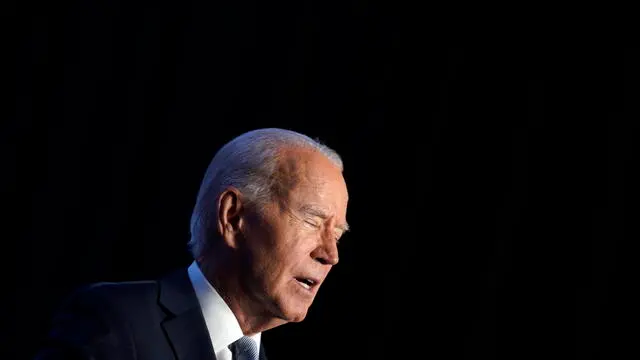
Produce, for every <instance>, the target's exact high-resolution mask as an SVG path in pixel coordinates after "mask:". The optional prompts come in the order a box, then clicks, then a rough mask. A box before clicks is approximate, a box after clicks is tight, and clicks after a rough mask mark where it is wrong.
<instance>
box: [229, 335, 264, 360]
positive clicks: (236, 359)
mask: <svg viewBox="0 0 640 360" xmlns="http://www.w3.org/2000/svg"><path fill="white" fill-rule="evenodd" d="M229 350H231V353H233V360H258V344H256V342H255V341H253V339H251V338H249V337H247V336H243V337H241V338H240V339H238V340H236V341H234V342H233V343H232V344H231V345H229Z"/></svg>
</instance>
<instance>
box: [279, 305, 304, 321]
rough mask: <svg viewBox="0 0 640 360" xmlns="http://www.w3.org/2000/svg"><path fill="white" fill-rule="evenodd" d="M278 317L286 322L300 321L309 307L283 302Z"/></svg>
mask: <svg viewBox="0 0 640 360" xmlns="http://www.w3.org/2000/svg"><path fill="white" fill-rule="evenodd" d="M280 310H281V311H280V313H281V316H280V318H281V319H282V320H285V321H286V322H301V321H302V320H304V319H305V318H306V317H307V312H308V310H309V307H308V306H306V305H302V304H295V305H294V304H283V306H281V307H280Z"/></svg>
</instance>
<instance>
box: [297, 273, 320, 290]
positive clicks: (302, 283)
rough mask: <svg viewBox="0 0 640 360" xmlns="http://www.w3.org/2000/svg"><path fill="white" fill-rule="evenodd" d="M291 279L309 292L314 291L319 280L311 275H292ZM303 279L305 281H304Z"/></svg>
mask: <svg viewBox="0 0 640 360" xmlns="http://www.w3.org/2000/svg"><path fill="white" fill-rule="evenodd" d="M293 279H294V280H295V282H296V283H298V285H300V287H301V288H303V289H305V290H307V291H310V292H314V291H315V290H316V289H317V288H318V285H320V280H318V278H315V277H312V276H294V277H293ZM303 280H307V281H306V282H305V281H303ZM309 280H310V281H311V282H312V283H311V284H309V283H308V281H309Z"/></svg>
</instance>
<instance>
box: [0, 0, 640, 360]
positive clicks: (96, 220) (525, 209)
mask: <svg viewBox="0 0 640 360" xmlns="http://www.w3.org/2000/svg"><path fill="white" fill-rule="evenodd" d="M12 10H15V14H13V13H12V14H13V15H16V19H19V21H18V22H16V23H17V24H16V26H15V28H14V29H13V30H14V31H13V32H12V33H11V41H10V42H9V43H8V45H7V46H6V48H7V49H9V50H10V51H9V56H8V58H9V59H10V60H12V61H11V65H12V66H10V67H8V68H5V69H4V74H5V75H6V76H5V79H7V81H5V82H3V85H4V86H5V87H6V88H7V89H8V90H10V91H9V93H10V94H12V96H11V97H9V98H8V100H9V103H8V106H6V107H4V109H5V110H6V111H5V114H6V116H4V118H5V119H8V120H9V121H6V122H5V121H3V125H2V128H1V130H2V132H1V134H0V135H1V140H2V143H1V146H2V152H1V154H2V155H1V156H2V160H3V162H2V164H3V165H2V176H1V179H0V181H1V182H2V205H3V209H4V210H5V212H4V213H5V215H4V217H3V227H2V266H3V269H4V271H3V274H4V276H5V278H6V279H5V280H4V282H3V283H4V285H5V286H4V287H3V288H4V290H5V294H7V295H4V296H3V297H2V306H3V314H2V325H3V326H2V330H3V334H2V341H3V346H2V352H4V353H6V354H7V355H6V356H4V357H3V358H15V359H22V358H25V359H26V358H30V357H31V356H32V355H33V354H34V353H35V351H36V349H37V347H38V346H39V344H40V342H41V341H42V337H43V336H44V334H45V332H46V330H47V329H48V326H49V320H50V317H51V315H52V313H53V311H54V310H55V308H56V307H57V306H58V304H59V302H60V301H61V300H62V299H63V298H64V296H66V295H68V293H69V292H70V291H72V290H73V289H75V288H77V287H78V286H81V285H84V284H86V283H89V282H94V281H119V280H138V279H146V278H150V277H156V276H159V275H161V274H163V273H165V272H166V271H169V270H171V269H173V268H176V267H180V266H186V265H188V264H189V262H190V258H189V256H188V254H187V252H186V247H185V244H186V242H187V241H188V236H189V235H188V225H189V216H190V213H191V210H192V206H193V204H194V201H195V196H196V193H197V190H198V187H199V183H200V180H201V177H202V175H203V173H204V170H205V169H206V166H207V165H208V163H209V161H210V160H211V157H212V156H213V155H214V153H215V151H216V150H217V149H218V148H219V147H220V146H221V145H222V144H223V143H225V142H226V141H228V140H229V139H231V138H232V137H233V136H236V135H238V134H240V133H241V132H244V131H247V130H250V129H254V128H258V127H284V128H289V129H293V130H297V131H300V132H303V133H306V134H308V135H311V136H313V137H319V138H320V139H321V140H323V141H324V142H326V143H327V144H328V145H330V146H332V147H334V148H335V149H336V150H338V151H339V152H340V153H341V154H342V156H343V158H344V161H345V166H346V170H345V177H346V179H347V182H348V185H349V189H350V195H351V203H350V208H349V212H348V219H349V222H350V224H351V225H352V227H353V231H352V232H351V233H349V234H348V235H347V236H346V237H345V239H344V241H343V242H342V245H341V263H340V264H339V265H338V266H337V267H336V268H335V269H334V270H333V272H332V274H331V275H330V277H329V279H328V281H327V283H326V284H325V285H324V287H323V289H322V291H321V292H320V294H319V296H318V298H317V301H316V303H315V304H314V306H313V307H312V309H311V311H310V313H309V316H308V318H307V320H306V321H304V322H303V323H300V324H289V325H286V326H283V327H280V328H277V329H274V330H271V331H269V332H267V333H265V335H264V341H265V343H266V346H267V349H268V351H269V355H270V356H271V358H273V359H287V358H291V359H293V358H296V359H300V358H303V359H321V358H322V359H324V358H331V359H353V358H375V359H378V358H379V359H389V358H403V357H404V356H407V355H412V354H415V355H416V356H414V357H413V358H428V357H431V356H433V357H438V358H456V359H458V358H465V359H485V358H486V359H498V358H499V359H513V358H517V359H520V358H540V357H545V358H555V357H569V358H573V357H575V358H580V359H612V358H619V357H621V355H622V354H625V355H626V356H627V357H628V356H629V355H630V354H632V353H638V350H637V349H636V347H635V346H633V340H634V337H632V336H631V332H629V331H628V330H627V329H626V328H627V327H629V326H632V325H634V323H635V322H634V321H633V320H632V319H634V318H632V315H635V313H634V306H633V305H634V303H635V302H634V301H633V300H631V297H630V296H631V294H632V292H633V288H634V287H635V283H634V279H633V276H629V274H630V273H631V269H632V265H633V259H632V258H633V256H630V257H631V259H630V260H626V257H625V255H627V256H629V254H632V252H631V249H630V247H629V246H627V243H630V242H632V239H634V238H636V239H637V237H638V236H637V235H638V234H637V230H636V229H635V226H634V225H635V214H636V213H637V212H636V211H634V209H635V203H636V200H637V190H636V186H635V184H636V182H637V177H636V176H635V175H634V170H635V167H636V162H637V157H636V156H635V155H634V150H635V143H634V139H635V136H636V135H637V133H636V131H637V125H636V120H637V119H638V101H637V98H638V95H639V94H638V85H637V84H638V80H640V79H639V76H638V67H637V64H638V63H639V60H640V52H639V51H638V50H636V49H611V48H607V49H603V48H598V49H596V48H573V49H569V48H564V47H563V48H546V47H544V48H543V47H533V46H528V47H520V48H518V49H515V48H511V47H507V46H500V47H491V48H489V47H474V48H436V47H433V46H430V45H431V43H432V39H431V37H427V36H424V37H423V36H421V35H418V36H416V35H417V34H416V33H413V34H411V35H412V36H408V35H410V34H405V33H401V32H400V31H399V30H397V29H399V28H401V25H402V24H403V22H404V17H403V15H402V13H398V12H395V13H394V12H391V11H390V10H389V9H386V8H383V7H382V6H379V5H378V4H376V3H364V2H347V3H344V2H343V3H341V4H340V6H335V5H328V4H324V3H323V4H320V3H311V2H299V3H297V4H295V5H291V4H287V5H283V4H273V3H253V2H241V3H233V4H227V3H220V2H205V1H195V0H194V1H186V2H179V3H177V2H168V1H146V2H145V1H142V2H136V3H133V4H132V3H131V2H124V1H114V0H112V1H98V2H89V1H76V2H68V3H63V4H58V3H56V4H50V5H48V6H45V7H38V8H36V7H34V8H26V7H25V8H15V9H14V8H12ZM432 36H433V34H432ZM359 346H364V347H365V348H364V349H365V350H364V351H365V353H364V355H363V353H362V352H361V351H362V350H360V349H359V348H358V347H359Z"/></svg>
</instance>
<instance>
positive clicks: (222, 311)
mask: <svg viewBox="0 0 640 360" xmlns="http://www.w3.org/2000/svg"><path fill="white" fill-rule="evenodd" d="M188 273H189V279H190V280H191V284H192V285H193V289H194V290H195V293H196V296H197V298H198V301H199V302H200V308H201V309H202V315H203V317H204V320H205V323H206V325H207V329H208V330H209V336H210V338H211V345H212V346H213V351H214V352H215V353H218V352H219V351H220V350H221V349H224V348H226V347H228V346H229V345H231V343H233V342H234V341H236V340H238V339H240V338H241V337H242V336H244V334H243V333H242V329H241V328H240V324H239V323H238V319H236V316H235V315H234V314H233V311H231V308H229V305H227V303H226V302H225V301H224V299H222V296H220V294H218V292H217V291H216V289H215V288H214V287H213V286H212V285H211V283H209V281H208V280H207V278H206V277H205V276H204V274H203V273H202V271H201V270H200V267H199V266H198V264H197V263H196V262H195V261H194V262H193V263H191V265H190V266H189V269H188ZM260 334H261V333H257V334H254V335H251V336H250V338H251V339H253V340H254V341H255V342H256V344H257V345H258V348H260Z"/></svg>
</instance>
